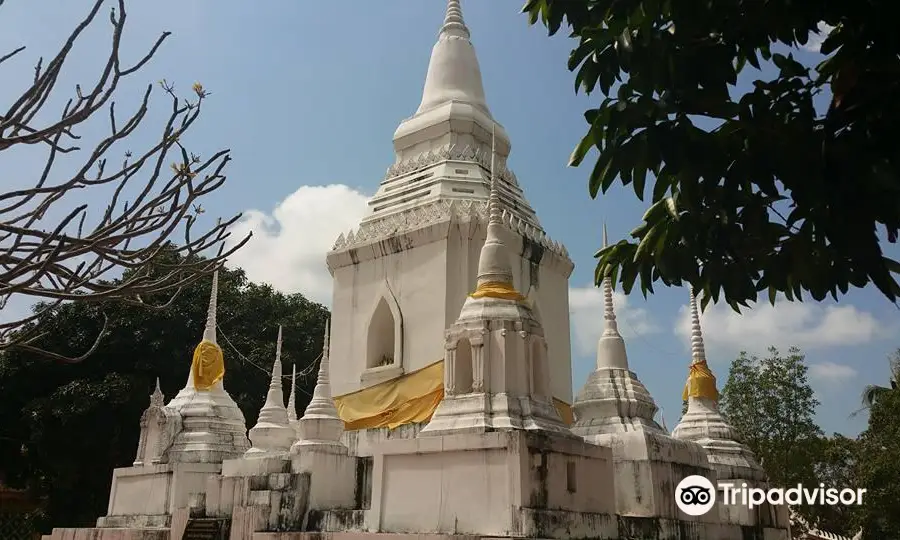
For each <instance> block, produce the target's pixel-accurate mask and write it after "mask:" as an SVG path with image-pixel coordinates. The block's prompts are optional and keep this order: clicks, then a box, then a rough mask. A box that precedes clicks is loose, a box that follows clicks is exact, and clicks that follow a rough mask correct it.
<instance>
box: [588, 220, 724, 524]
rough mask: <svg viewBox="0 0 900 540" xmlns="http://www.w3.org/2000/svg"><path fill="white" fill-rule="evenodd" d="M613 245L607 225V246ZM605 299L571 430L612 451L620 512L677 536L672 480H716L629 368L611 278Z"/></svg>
mask: <svg viewBox="0 0 900 540" xmlns="http://www.w3.org/2000/svg"><path fill="white" fill-rule="evenodd" d="M607 241H608V240H607V234H606V225H604V226H603V245H604V247H605V246H607ZM603 297H604V314H603V318H604V330H603V335H602V336H601V337H600V340H599V342H598V343H597V367H596V369H594V371H593V372H592V373H591V374H590V375H588V379H587V382H586V383H585V385H584V387H583V388H582V389H581V392H580V393H579V394H578V396H577V397H576V398H575V403H574V405H573V408H574V411H575V423H574V424H573V425H572V428H571V429H572V432H573V433H575V434H576V435H579V436H581V437H582V438H584V440H586V441H587V442H590V443H593V444H597V445H602V446H607V447H610V448H612V451H613V460H614V461H615V464H616V466H615V473H616V487H617V489H616V511H617V512H618V513H619V514H621V515H624V516H631V517H635V518H637V517H659V518H662V520H661V521H660V522H659V528H660V531H664V532H665V533H667V534H669V533H671V534H675V531H676V530H677V529H678V526H679V525H678V524H677V522H676V521H675V520H677V519H678V517H679V516H678V513H677V509H676V508H675V506H674V505H673V504H672V493H671V489H672V487H671V481H672V479H673V478H683V477H685V476H690V475H692V474H704V475H706V476H709V477H710V478H714V477H713V475H712V472H711V471H710V469H709V462H708V461H707V459H706V456H705V453H704V451H703V448H701V447H700V445H698V444H696V443H691V442H687V441H680V440H677V439H674V438H672V437H671V436H670V435H669V434H668V433H666V432H665V431H664V430H663V428H662V427H661V426H660V425H659V424H658V423H657V422H656V421H655V420H654V415H655V414H656V411H657V406H656V403H655V402H654V400H653V397H652V396H651V395H650V392H648V391H647V388H646V387H645V386H644V385H643V383H641V381H640V379H638V377H637V375H636V374H635V373H634V372H633V371H631V369H630V367H629V365H628V355H627V353H626V351H625V340H624V339H623V338H622V335H621V334H620V333H619V328H618V324H617V322H616V314H615V308H614V306H613V283H612V279H611V278H610V277H609V276H607V277H605V278H604V279H603Z"/></svg>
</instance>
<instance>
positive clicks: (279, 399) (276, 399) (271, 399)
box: [260, 324, 287, 419]
mask: <svg viewBox="0 0 900 540" xmlns="http://www.w3.org/2000/svg"><path fill="white" fill-rule="evenodd" d="M281 332H282V330H281V325H280V324H279V325H278V338H277V341H276V342H275V362H274V363H273V364H272V379H271V381H269V392H268V394H266V403H265V405H263V408H262V410H263V411H266V410H267V409H270V410H273V411H280V410H283V409H284V395H283V392H282V389H281V373H282V370H281V335H282V334H281ZM286 414H287V411H285V415H286ZM260 416H262V414H261V415H260ZM279 416H280V414H279ZM279 419H280V418H279Z"/></svg>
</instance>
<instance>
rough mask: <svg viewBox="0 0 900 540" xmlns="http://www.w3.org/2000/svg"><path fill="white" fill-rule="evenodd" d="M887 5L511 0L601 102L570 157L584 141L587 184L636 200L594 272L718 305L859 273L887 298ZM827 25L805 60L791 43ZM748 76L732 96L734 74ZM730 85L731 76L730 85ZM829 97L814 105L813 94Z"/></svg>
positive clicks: (893, 152)
mask: <svg viewBox="0 0 900 540" xmlns="http://www.w3.org/2000/svg"><path fill="white" fill-rule="evenodd" d="M888 5H889V4H888V2H887V1H885V0H872V1H870V2H864V3H854V2H758V1H755V0H734V1H731V2H661V1H659V0H615V1H614V0H528V2H527V3H526V5H525V7H524V11H525V12H526V13H527V14H528V16H529V19H530V22H531V23H532V24H535V23H536V22H537V21H538V20H540V21H541V22H542V23H543V24H544V25H545V26H546V27H547V28H548V29H549V31H550V34H551V35H552V34H554V33H556V32H557V31H558V30H559V29H560V28H561V26H562V25H563V22H564V21H565V22H566V23H567V25H568V27H570V28H571V31H572V36H573V37H574V38H575V39H577V40H578V44H577V46H576V47H575V49H574V50H573V51H572V53H571V55H570V58H569V64H568V67H569V69H570V70H571V71H573V72H575V87H576V91H578V90H584V91H585V92H586V93H590V92H592V91H594V90H598V89H599V91H600V92H601V93H602V94H603V95H604V97H605V98H604V99H603V100H602V101H601V102H600V103H599V104H598V106H597V108H594V109H591V110H589V111H587V112H586V113H585V115H584V116H585V120H586V121H587V123H588V125H589V126H590V127H589V129H588V132H587V134H586V135H585V136H584V138H583V139H582V140H581V142H580V143H579V144H578V146H577V147H576V148H575V150H574V151H573V153H572V157H571V162H570V163H571V165H573V166H577V165H579V164H581V163H582V162H583V161H584V159H585V157H586V156H587V154H588V152H589V151H590V150H591V149H592V148H596V149H598V151H599V156H598V158H597V160H596V162H595V163H594V166H593V169H592V171H591V172H590V182H589V184H590V194H591V196H592V197H595V196H596V195H597V194H598V193H600V192H603V193H605V192H606V191H607V190H608V189H610V187H611V186H612V185H613V184H614V183H615V182H616V181H617V180H618V181H619V182H621V184H622V185H623V186H628V185H631V186H632V187H633V188H634V192H635V195H636V196H637V197H638V198H639V199H640V200H645V197H646V196H647V191H648V189H649V190H650V199H649V204H650V206H649V209H648V210H647V212H646V214H644V217H643V223H642V224H641V225H639V226H638V227H637V228H635V229H634V230H633V231H632V233H631V235H632V237H633V238H634V239H635V242H630V241H626V240H623V241H620V242H619V243H617V244H614V245H610V246H608V247H606V248H605V249H602V250H600V251H599V252H598V253H597V255H596V256H597V258H598V259H599V262H598V265H597V272H596V278H597V282H598V283H599V281H600V279H601V278H602V277H604V276H605V275H607V273H610V275H611V276H612V277H613V279H614V280H618V281H619V282H620V283H621V284H622V287H623V290H624V292H626V293H628V292H630V291H631V289H632V287H633V286H634V284H635V282H636V281H637V279H638V277H640V287H641V290H642V292H643V293H644V294H645V295H646V294H648V293H652V292H653V288H652V286H653V283H655V282H658V281H661V282H662V283H663V284H665V285H680V284H681V283H682V282H684V281H687V282H689V283H691V285H693V286H694V288H695V289H696V290H698V291H700V290H702V291H703V292H704V294H703V295H702V302H703V305H704V307H705V305H706V304H707V303H708V302H709V301H710V300H712V301H714V302H717V301H718V300H719V297H720V295H722V296H724V300H725V301H726V302H727V303H728V304H729V305H731V307H732V308H733V309H735V310H737V309H739V307H740V306H742V305H743V306H746V305H747V304H748V302H750V301H755V300H756V299H757V294H758V293H759V292H763V291H767V292H768V296H769V299H770V301H772V302H774V300H775V298H776V295H777V294H778V293H779V292H780V293H783V294H784V295H785V297H786V298H787V299H789V300H791V299H794V298H796V299H798V300H799V299H801V298H802V294H803V293H804V292H806V293H808V294H809V295H810V296H812V298H814V299H816V300H822V299H824V298H825V297H826V296H827V295H828V294H831V295H832V296H833V297H834V298H837V297H838V296H839V294H844V293H846V292H847V290H848V289H849V287H850V286H851V285H852V286H855V287H862V286H865V285H867V284H869V283H873V284H874V285H875V286H876V287H878V289H879V290H880V291H881V292H882V293H883V294H884V295H885V296H886V297H887V298H889V299H890V300H891V301H896V300H897V298H898V295H900V285H898V284H897V281H896V279H895V274H896V273H898V272H900V264H898V263H897V262H895V261H893V260H891V259H889V258H887V257H885V256H883V254H882V251H881V246H880V240H879V237H878V235H877V229H879V228H883V230H884V231H885V233H886V237H887V239H888V241H889V242H892V243H893V242H895V241H896V240H897V237H898V233H900V204H898V203H897V201H898V200H900V181H898V165H900V139H898V138H897V137H896V134H895V130H896V126H897V124H898V121H900V56H898V53H900V39H898V37H897V36H898V34H897V32H896V28H895V25H894V23H893V22H892V21H893V19H892V17H890V16H889V15H888V13H889V11H888ZM820 21H823V22H825V23H827V24H828V25H830V26H833V27H835V30H834V31H833V32H831V33H830V34H829V35H828V37H827V39H825V41H824V44H823V45H822V48H821V52H822V53H823V54H825V55H827V58H826V59H825V60H824V61H823V62H822V63H820V64H819V65H818V66H816V67H815V69H810V68H808V67H806V66H804V65H802V64H800V63H799V62H798V61H797V60H796V59H795V58H794V57H793V56H792V54H789V49H790V48H791V47H796V46H798V45H803V44H806V42H807V39H808V36H809V34H810V32H816V31H817V25H818V23H819V22H820ZM739 79H741V81H742V83H743V82H744V81H746V82H750V81H752V84H751V85H749V88H751V89H750V90H749V91H748V92H746V93H744V94H741V93H740V91H738V88H737V84H738V80H739ZM741 86H742V88H746V87H748V86H746V85H744V84H742V85H741ZM828 91H830V92H831V93H832V95H833V100H832V102H831V105H830V107H828V110H827V112H823V111H820V110H817V109H816V107H815V106H814V100H815V99H816V97H817V96H820V95H824V93H826V92H828Z"/></svg>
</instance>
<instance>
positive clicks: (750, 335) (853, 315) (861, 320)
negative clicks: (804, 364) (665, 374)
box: [675, 299, 890, 360]
mask: <svg viewBox="0 0 900 540" xmlns="http://www.w3.org/2000/svg"><path fill="white" fill-rule="evenodd" d="M742 313H743V314H742V315H738V314H737V313H735V312H734V311H733V310H732V309H731V308H730V307H728V305H727V304H724V303H719V304H716V305H713V304H710V305H709V306H708V307H707V309H706V311H705V312H704V313H703V314H702V315H701V318H700V320H701V325H702V328H703V339H704V342H705V344H706V345H707V350H708V351H709V350H710V349H715V350H717V351H719V352H720V353H721V354H725V353H728V354H730V353H732V352H736V351H738V350H747V351H748V352H756V353H758V354H761V353H763V352H765V349H767V348H768V347H769V346H775V347H778V348H779V349H782V350H784V349H787V348H788V347H791V346H797V347H800V348H801V349H802V350H804V351H806V350H810V349H817V348H824V347H841V346H850V345H859V344H862V343H868V342H870V341H873V340H875V339H878V338H880V337H882V336H885V335H888V334H889V333H890V329H889V328H888V327H887V325H885V324H884V323H883V322H881V321H879V320H878V319H876V318H875V317H874V316H873V315H872V314H871V313H869V312H867V311H860V310H859V309H857V308H856V307H855V306H851V305H844V306H833V305H822V304H815V303H801V302H788V301H786V300H783V299H779V300H778V301H777V302H776V305H775V306H774V307H773V306H772V305H771V304H768V303H759V304H756V305H755V306H754V307H753V309H750V310H742ZM675 333H676V334H678V335H680V336H681V337H682V340H683V342H684V343H685V346H687V344H688V343H689V338H690V333H691V321H690V312H689V311H688V309H687V307H683V308H682V309H681V314H680V316H679V318H678V322H677V324H676V327H675ZM708 356H710V357H711V358H710V359H711V360H712V359H713V358H715V357H716V354H709V355H708Z"/></svg>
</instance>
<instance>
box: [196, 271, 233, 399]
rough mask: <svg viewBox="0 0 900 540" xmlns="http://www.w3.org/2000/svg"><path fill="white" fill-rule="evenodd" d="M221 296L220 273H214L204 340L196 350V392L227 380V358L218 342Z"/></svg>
mask: <svg viewBox="0 0 900 540" xmlns="http://www.w3.org/2000/svg"><path fill="white" fill-rule="evenodd" d="M218 296H219V271H218V270H216V271H215V272H213V277H212V291H211V292H210V295H209V309H208V311H207V313H206V327H205V328H204V329H203V339H202V340H201V341H200V343H199V344H198V345H197V347H196V348H195V349H194V359H193V361H192V362H191V375H192V378H193V381H194V388H195V389H196V390H201V391H203V390H209V389H211V388H212V387H213V386H215V385H216V383H218V382H220V381H221V380H222V379H224V378H225V357H224V355H223V353H222V348H221V347H219V344H218V343H217V341H216V304H217V301H218Z"/></svg>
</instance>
